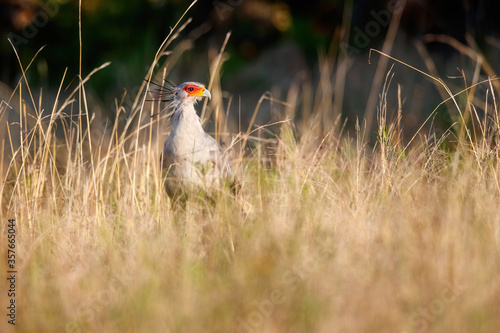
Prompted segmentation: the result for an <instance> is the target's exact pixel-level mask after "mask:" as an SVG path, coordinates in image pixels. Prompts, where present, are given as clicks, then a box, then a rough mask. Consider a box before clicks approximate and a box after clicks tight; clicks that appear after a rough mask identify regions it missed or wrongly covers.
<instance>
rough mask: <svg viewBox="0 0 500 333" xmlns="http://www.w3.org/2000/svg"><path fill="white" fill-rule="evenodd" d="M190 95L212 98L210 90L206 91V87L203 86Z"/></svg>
mask: <svg viewBox="0 0 500 333" xmlns="http://www.w3.org/2000/svg"><path fill="white" fill-rule="evenodd" d="M191 96H197V97H203V96H205V97H208V99H212V95H211V94H210V91H208V89H205V88H202V89H200V90H198V91H197V92H195V93H194V94H192V95H191Z"/></svg>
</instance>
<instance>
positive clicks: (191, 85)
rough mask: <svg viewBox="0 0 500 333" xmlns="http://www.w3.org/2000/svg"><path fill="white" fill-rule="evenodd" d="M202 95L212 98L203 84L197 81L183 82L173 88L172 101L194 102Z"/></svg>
mask: <svg viewBox="0 0 500 333" xmlns="http://www.w3.org/2000/svg"><path fill="white" fill-rule="evenodd" d="M202 97H208V98H209V99H210V98H212V95H211V94H210V91H208V90H207V89H206V88H205V86H204V85H203V84H201V83H198V82H184V83H182V84H180V85H178V86H177V87H175V88H174V102H175V101H177V102H178V103H179V102H191V101H192V103H194V102H196V101H198V100H200V99H201V98H202Z"/></svg>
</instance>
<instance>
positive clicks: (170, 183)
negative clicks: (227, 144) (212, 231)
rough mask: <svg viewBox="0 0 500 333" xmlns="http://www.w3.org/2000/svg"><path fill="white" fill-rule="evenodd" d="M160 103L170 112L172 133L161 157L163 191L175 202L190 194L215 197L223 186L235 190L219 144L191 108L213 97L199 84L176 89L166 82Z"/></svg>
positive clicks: (224, 155)
mask: <svg viewBox="0 0 500 333" xmlns="http://www.w3.org/2000/svg"><path fill="white" fill-rule="evenodd" d="M165 82H166V83H165V85H164V86H162V87H161V90H162V98H161V99H162V101H167V102H170V104H169V107H170V108H172V109H173V114H172V118H171V119H172V126H173V127H172V131H171V132H170V135H169V136H168V138H167V140H166V141H165V145H164V148H163V153H162V154H161V158H160V160H161V168H162V170H163V173H164V175H165V177H166V178H165V188H166V190H167V193H168V195H169V196H170V197H171V198H172V199H173V200H174V201H175V200H177V199H179V198H184V199H185V197H186V195H187V194H189V193H203V194H206V195H208V196H212V195H214V194H215V193H216V192H217V191H220V190H221V189H223V188H224V187H226V186H227V187H231V188H232V189H234V182H235V179H234V174H233V168H232V166H231V161H230V160H229V157H228V156H227V154H226V153H225V152H224V150H223V149H222V147H221V145H220V144H219V143H218V142H217V141H216V140H215V139H214V138H213V137H211V136H210V135H209V134H207V133H206V132H205V131H204V130H203V127H202V126H201V121H200V117H198V115H197V114H196V110H195V108H194V105H195V104H196V102H198V101H200V100H201V99H202V98H203V97H208V98H209V99H210V98H211V97H212V96H211V94H210V92H209V91H208V90H207V89H206V88H205V86H204V85H203V84H201V83H198V82H185V83H182V84H180V85H178V86H175V85H174V84H172V83H171V82H169V81H165Z"/></svg>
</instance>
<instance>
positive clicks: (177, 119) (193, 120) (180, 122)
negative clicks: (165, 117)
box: [172, 102, 203, 131]
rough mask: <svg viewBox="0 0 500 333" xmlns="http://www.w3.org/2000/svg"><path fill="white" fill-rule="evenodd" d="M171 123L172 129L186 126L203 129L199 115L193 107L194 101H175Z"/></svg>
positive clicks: (198, 129)
mask: <svg viewBox="0 0 500 333" xmlns="http://www.w3.org/2000/svg"><path fill="white" fill-rule="evenodd" d="M172 125H173V128H174V129H178V128H182V127H186V126H188V127H190V128H191V130H196V131H203V128H202V127H201V120H200V117H198V115H197V114H196V110H195V109H194V103H182V102H180V103H177V105H175V106H174V114H173V120H172Z"/></svg>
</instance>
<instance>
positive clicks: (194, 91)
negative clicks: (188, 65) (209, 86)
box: [184, 84, 206, 97]
mask: <svg viewBox="0 0 500 333" xmlns="http://www.w3.org/2000/svg"><path fill="white" fill-rule="evenodd" d="M205 90H206V89H205V88H202V87H199V86H197V85H194V84H188V85H187V86H185V87H184V91H185V92H187V94H188V96H189V97H191V96H202V94H203V92H204V91H205Z"/></svg>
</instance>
